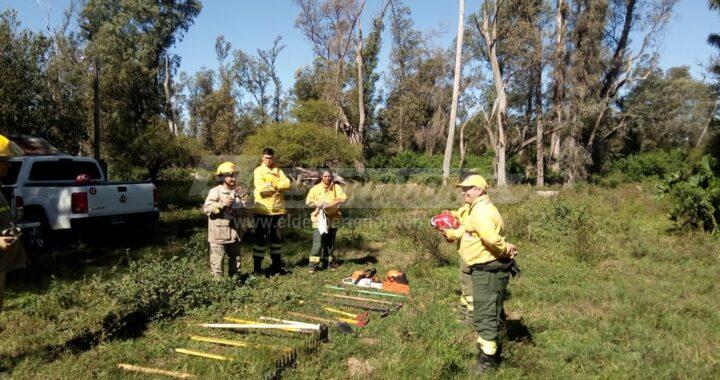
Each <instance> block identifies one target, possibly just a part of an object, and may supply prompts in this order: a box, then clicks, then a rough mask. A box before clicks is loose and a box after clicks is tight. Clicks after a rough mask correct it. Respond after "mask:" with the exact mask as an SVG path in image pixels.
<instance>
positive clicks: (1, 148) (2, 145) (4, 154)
mask: <svg viewBox="0 0 720 380" xmlns="http://www.w3.org/2000/svg"><path fill="white" fill-rule="evenodd" d="M11 144H12V143H11V142H10V140H9V139H8V138H7V137H5V136H3V135H0V158H10V157H12V156H13V152H12V149H11V148H10V145H11Z"/></svg>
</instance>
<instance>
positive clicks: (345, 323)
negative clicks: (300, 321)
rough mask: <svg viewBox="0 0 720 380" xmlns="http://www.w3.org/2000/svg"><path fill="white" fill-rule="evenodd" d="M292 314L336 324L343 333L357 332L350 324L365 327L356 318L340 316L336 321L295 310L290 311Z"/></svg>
mask: <svg viewBox="0 0 720 380" xmlns="http://www.w3.org/2000/svg"><path fill="white" fill-rule="evenodd" d="M289 314H290V315H293V316H295V317H299V318H305V319H309V320H311V321H318V322H324V323H328V324H334V325H335V327H336V328H337V329H338V331H340V333H342V334H353V333H355V330H353V328H352V327H350V325H353V326H357V327H364V326H365V324H364V323H363V324H362V326H360V324H361V323H360V322H358V321H356V320H354V319H348V318H338V319H337V320H336V321H335V320H332V319H326V318H320V317H314V316H312V315H305V314H300V313H295V312H292V311H291V312H289Z"/></svg>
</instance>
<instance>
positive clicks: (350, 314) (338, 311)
mask: <svg viewBox="0 0 720 380" xmlns="http://www.w3.org/2000/svg"><path fill="white" fill-rule="evenodd" d="M323 309H325V310H327V311H329V312H331V313H335V314H340V315H344V316H346V317H351V318H355V317H357V314H353V313H348V312H345V311H341V310H337V309H333V308H331V307H327V306H323Z"/></svg>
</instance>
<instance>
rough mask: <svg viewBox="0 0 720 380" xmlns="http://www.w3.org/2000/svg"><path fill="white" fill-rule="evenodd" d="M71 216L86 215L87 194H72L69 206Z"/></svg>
mask: <svg viewBox="0 0 720 380" xmlns="http://www.w3.org/2000/svg"><path fill="white" fill-rule="evenodd" d="M70 207H71V208H72V212H73V214H87V212H88V197H87V193H85V192H82V193H72V203H71V206H70Z"/></svg>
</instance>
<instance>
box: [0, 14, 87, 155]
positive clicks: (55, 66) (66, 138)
mask: <svg viewBox="0 0 720 380" xmlns="http://www.w3.org/2000/svg"><path fill="white" fill-rule="evenodd" d="M73 14H74V8H72V7H71V8H69V9H68V11H66V12H65V16H64V18H63V21H62V23H61V24H60V26H59V27H57V28H56V29H54V30H51V31H50V35H49V36H45V35H43V34H40V33H35V32H31V31H29V30H23V29H20V27H19V25H20V24H19V22H18V21H17V14H16V13H15V11H12V10H7V11H0V51H2V52H3V53H2V58H0V60H2V64H0V76H2V78H3V80H2V81H0V130H2V131H3V133H5V134H28V135H33V136H38V137H42V138H44V139H46V140H47V141H49V142H50V143H51V144H52V145H54V146H56V147H57V148H59V149H60V150H62V151H66V152H70V153H83V152H87V151H88V146H87V145H85V141H86V140H87V131H88V124H87V120H88V113H87V111H86V110H87V107H86V101H87V100H88V84H89V81H88V79H89V78H88V64H87V61H86V60H84V59H83V52H82V48H81V44H80V39H79V38H78V37H77V35H76V34H74V33H72V32H68V24H69V23H70V20H71V18H72V16H73Z"/></svg>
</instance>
